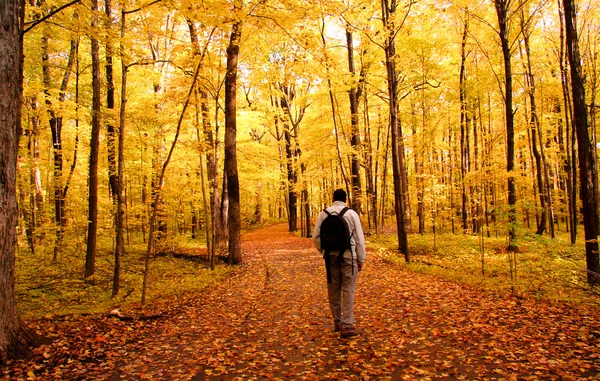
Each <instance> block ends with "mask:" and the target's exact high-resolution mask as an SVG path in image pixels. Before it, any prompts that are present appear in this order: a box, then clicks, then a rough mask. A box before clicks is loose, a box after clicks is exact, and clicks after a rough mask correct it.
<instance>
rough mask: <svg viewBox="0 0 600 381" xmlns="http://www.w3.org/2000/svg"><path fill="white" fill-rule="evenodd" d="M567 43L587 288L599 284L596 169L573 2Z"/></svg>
mask: <svg viewBox="0 0 600 381" xmlns="http://www.w3.org/2000/svg"><path fill="white" fill-rule="evenodd" d="M564 11H565V26H566V29H565V30H566V41H567V52H568V57H569V64H570V67H571V86H572V87H571V91H572V94H573V116H574V120H573V122H574V128H575V130H576V131H577V147H578V152H579V155H578V156H579V157H578V159H579V178H580V181H581V188H580V192H581V201H582V203H583V229H584V232H585V258H586V264H587V270H588V273H587V280H588V283H589V284H590V285H597V284H600V258H599V256H598V201H597V194H598V193H597V187H598V169H597V166H596V159H595V155H594V150H595V149H596V147H595V146H594V145H593V144H591V142H590V136H589V132H588V119H587V108H586V104H585V88H584V83H583V74H582V68H581V56H580V54H579V41H578V36H577V16H576V12H575V4H574V1H573V0H564Z"/></svg>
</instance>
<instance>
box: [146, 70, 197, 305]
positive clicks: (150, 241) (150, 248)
mask: <svg viewBox="0 0 600 381" xmlns="http://www.w3.org/2000/svg"><path fill="white" fill-rule="evenodd" d="M201 64H202V61H200V62H198V66H196V70H195V71H194V79H193V80H192V84H191V86H190V89H189V91H188V94H187V98H186V100H185V103H184V104H183V109H182V110H181V114H180V115H179V121H178V122H177V129H176V131H175V137H174V138H173V142H172V143H171V148H170V149H169V153H168V154H167V158H166V159H165V161H164V162H163V164H162V167H161V169H160V173H159V175H158V178H157V184H158V188H157V189H156V192H155V193H154V194H153V195H152V197H153V198H154V201H153V202H152V205H153V207H152V211H151V213H150V224H149V225H150V226H149V232H148V247H147V250H146V257H145V264H144V278H143V283H142V301H141V303H142V309H143V308H144V305H145V304H146V290H147V288H148V274H149V272H150V257H151V256H152V254H154V247H155V246H154V242H155V239H154V231H155V230H156V225H157V224H156V220H157V218H158V208H159V202H158V200H159V199H160V197H161V191H162V186H161V185H162V183H163V181H164V178H165V173H166V172H167V167H168V166H169V163H170V162H171V157H172V156H173V152H174V151H175V147H176V146H177V142H178V140H179V133H180V132H181V125H182V123H183V119H184V117H185V112H186V110H187V108H188V105H189V103H190V98H191V96H192V93H193V92H194V89H196V80H197V79H198V74H199V73H200V66H201Z"/></svg>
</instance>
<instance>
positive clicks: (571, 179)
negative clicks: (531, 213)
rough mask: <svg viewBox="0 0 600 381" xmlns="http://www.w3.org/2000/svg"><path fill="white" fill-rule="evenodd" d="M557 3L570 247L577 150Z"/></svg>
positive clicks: (573, 235)
mask: <svg viewBox="0 0 600 381" xmlns="http://www.w3.org/2000/svg"><path fill="white" fill-rule="evenodd" d="M557 1H558V16H559V20H560V51H559V57H558V61H559V66H560V78H561V84H562V93H563V106H564V116H565V127H566V139H565V140H566V143H567V144H566V147H567V149H566V152H565V170H566V172H567V194H568V197H569V226H570V229H569V231H570V233H571V234H570V236H571V245H575V243H576V242H577V226H578V225H579V223H578V219H579V218H578V216H579V210H578V208H577V165H576V164H575V163H576V162H577V148H576V139H577V138H576V134H575V129H574V128H572V122H571V121H572V120H574V118H573V103H572V102H571V95H570V91H569V72H568V70H567V63H568V62H567V61H568V58H567V53H566V52H565V48H566V42H565V25H564V24H565V22H564V21H565V15H564V10H563V4H562V0H557Z"/></svg>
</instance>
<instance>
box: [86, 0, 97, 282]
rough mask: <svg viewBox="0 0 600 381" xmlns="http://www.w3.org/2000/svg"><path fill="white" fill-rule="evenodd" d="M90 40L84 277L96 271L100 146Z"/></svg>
mask: <svg viewBox="0 0 600 381" xmlns="http://www.w3.org/2000/svg"><path fill="white" fill-rule="evenodd" d="M92 11H93V12H97V11H98V0H93V2H92ZM97 25H98V16H93V19H92V31H93V30H94V29H95V28H96V27H97ZM91 40H92V133H91V139H90V167H89V179H88V181H89V183H88V189H89V193H88V229H87V250H86V256H85V278H86V279H87V278H90V277H92V276H93V275H94V272H95V271H96V239H97V234H98V152H99V148H100V108H101V105H100V56H99V50H100V48H99V46H98V40H97V39H96V38H95V37H92V38H91Z"/></svg>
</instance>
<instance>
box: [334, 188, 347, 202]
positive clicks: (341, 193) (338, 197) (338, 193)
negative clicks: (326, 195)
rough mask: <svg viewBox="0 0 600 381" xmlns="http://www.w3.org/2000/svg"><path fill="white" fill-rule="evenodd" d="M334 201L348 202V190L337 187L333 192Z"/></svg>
mask: <svg viewBox="0 0 600 381" xmlns="http://www.w3.org/2000/svg"><path fill="white" fill-rule="evenodd" d="M333 201H342V202H346V191H345V190H343V189H336V190H335V191H334V192H333Z"/></svg>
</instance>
